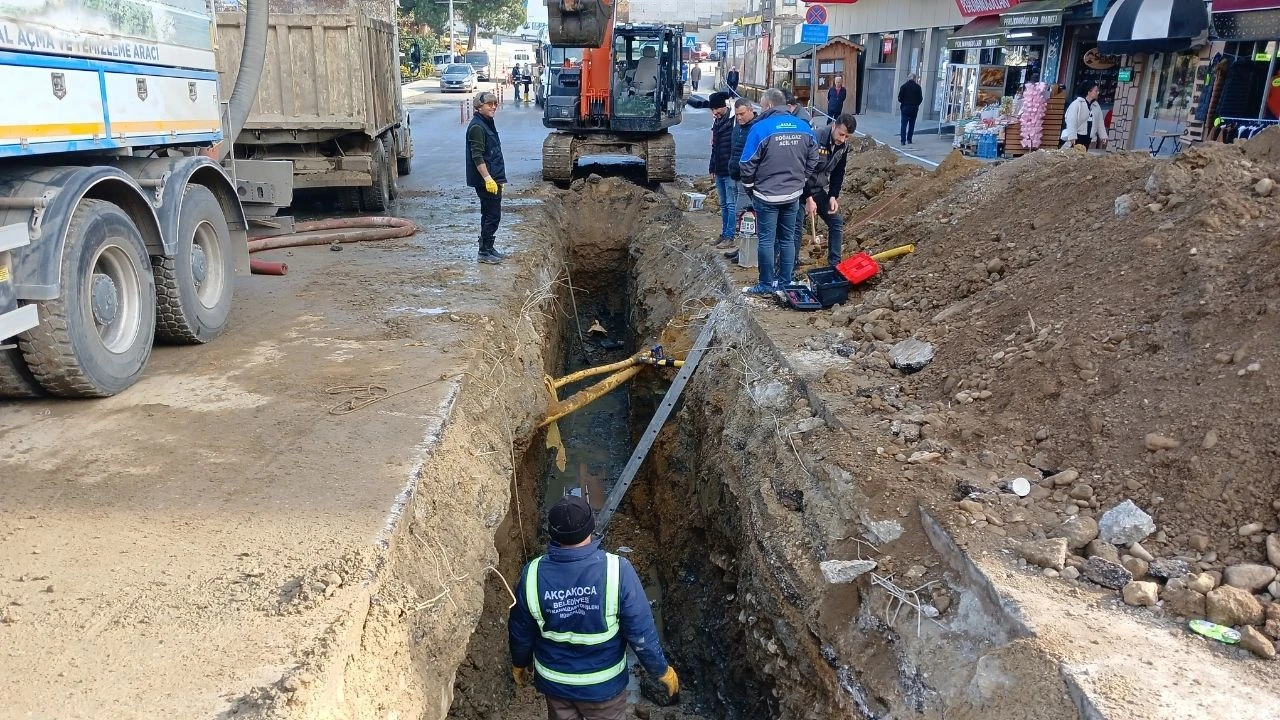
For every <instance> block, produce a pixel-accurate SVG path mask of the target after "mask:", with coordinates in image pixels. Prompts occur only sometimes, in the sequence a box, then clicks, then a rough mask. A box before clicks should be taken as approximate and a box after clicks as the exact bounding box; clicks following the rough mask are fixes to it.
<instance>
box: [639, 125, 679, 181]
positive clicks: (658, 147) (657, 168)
mask: <svg viewBox="0 0 1280 720" xmlns="http://www.w3.org/2000/svg"><path fill="white" fill-rule="evenodd" d="M644 156H645V174H646V176H647V178H648V180H649V182H650V183H661V182H673V181H674V180H675V179H676V139H675V137H674V136H673V135H672V134H671V133H669V132H666V131H664V132H663V133H662V134H661V135H655V136H653V137H651V138H649V139H648V140H646V141H645V153H644Z"/></svg>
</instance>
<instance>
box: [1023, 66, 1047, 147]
mask: <svg viewBox="0 0 1280 720" xmlns="http://www.w3.org/2000/svg"><path fill="white" fill-rule="evenodd" d="M1047 97H1048V93H1047V92H1046V86H1045V84H1044V83H1042V82H1035V83H1027V87H1026V90H1025V92H1024V94H1023V96H1022V115H1021V116H1020V118H1019V119H1020V121H1021V122H1022V147H1024V148H1027V149H1028V150H1034V149H1036V148H1038V147H1040V144H1041V141H1043V140H1044V113H1045V109H1046V107H1047V106H1048V101H1047Z"/></svg>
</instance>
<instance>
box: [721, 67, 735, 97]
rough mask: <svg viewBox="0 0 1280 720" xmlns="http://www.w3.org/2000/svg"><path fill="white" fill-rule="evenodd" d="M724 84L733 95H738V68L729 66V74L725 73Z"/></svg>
mask: <svg viewBox="0 0 1280 720" xmlns="http://www.w3.org/2000/svg"><path fill="white" fill-rule="evenodd" d="M724 84H725V85H728V86H729V89H730V90H732V91H733V94H734V95H737V94H738V67H737V66H736V65H730V66H729V72H727V73H725V76H724Z"/></svg>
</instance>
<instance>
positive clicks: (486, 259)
mask: <svg viewBox="0 0 1280 720" xmlns="http://www.w3.org/2000/svg"><path fill="white" fill-rule="evenodd" d="M476 261H477V262H482V263H484V264H485V265H501V264H502V258H500V257H498V256H497V255H492V254H490V253H480V255H479V256H477V257H476Z"/></svg>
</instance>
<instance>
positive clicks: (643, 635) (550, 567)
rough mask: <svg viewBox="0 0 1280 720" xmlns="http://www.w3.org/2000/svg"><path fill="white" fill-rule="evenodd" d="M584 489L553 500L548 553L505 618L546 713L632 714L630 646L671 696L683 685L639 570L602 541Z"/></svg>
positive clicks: (583, 717)
mask: <svg viewBox="0 0 1280 720" xmlns="http://www.w3.org/2000/svg"><path fill="white" fill-rule="evenodd" d="M595 526H596V520H595V514H594V513H593V512H592V511H591V506H590V505H589V504H587V501H586V500H584V499H582V498H580V497H566V498H562V499H561V500H560V501H559V502H557V503H556V504H555V506H554V507H552V508H551V513H550V514H549V517H548V518H547V534H548V535H550V536H551V544H550V545H549V546H548V548H547V554H546V555H543V556H541V557H537V558H534V559H533V560H532V561H530V563H529V564H528V565H527V566H525V569H524V572H523V573H521V575H520V583H519V584H518V585H517V586H516V598H517V600H516V604H515V605H514V606H513V607H512V608H511V613H510V616H509V617H508V620H507V630H508V639H509V641H510V646H511V665H512V668H511V675H512V677H513V678H515V681H516V685H524V684H527V683H528V681H529V679H530V677H533V679H534V686H535V687H536V688H537V689H538V690H539V691H541V692H542V694H543V695H545V696H546V698H547V718H548V720H624V718H626V717H627V656H626V649H627V645H631V649H632V650H634V651H635V653H636V657H638V658H640V664H641V665H644V668H645V670H647V671H648V672H649V674H650V675H652V676H653V677H656V678H658V679H659V681H660V682H661V683H662V684H663V686H664V687H666V690H667V694H668V695H670V696H675V694H676V693H678V692H680V679H679V678H678V677H677V676H676V671H675V668H673V667H671V666H670V665H668V664H667V658H666V656H665V655H663V653H662V645H661V644H660V643H659V641H658V629H657V627H655V626H654V623H653V613H652V611H651V610H650V609H649V601H648V599H647V598H646V597H645V594H644V586H642V585H641V584H640V577H639V576H638V575H636V571H635V568H633V567H631V563H630V562H627V560H625V559H623V558H620V557H618V556H617V555H614V554H613V553H606V552H604V551H603V550H601V549H600V541H599V540H595V539H593V538H592V536H591V533H592V532H593V531H594V530H595Z"/></svg>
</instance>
